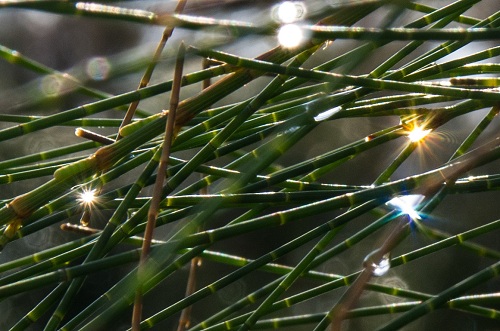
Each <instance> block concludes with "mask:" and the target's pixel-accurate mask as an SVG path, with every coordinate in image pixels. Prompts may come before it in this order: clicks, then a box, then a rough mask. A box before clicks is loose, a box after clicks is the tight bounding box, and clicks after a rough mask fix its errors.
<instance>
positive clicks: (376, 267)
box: [363, 249, 391, 277]
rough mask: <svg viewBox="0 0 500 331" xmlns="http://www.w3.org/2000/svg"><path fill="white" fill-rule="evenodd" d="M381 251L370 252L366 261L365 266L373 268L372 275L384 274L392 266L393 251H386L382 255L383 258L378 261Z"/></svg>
mask: <svg viewBox="0 0 500 331" xmlns="http://www.w3.org/2000/svg"><path fill="white" fill-rule="evenodd" d="M379 254H380V253H379V251H378V249H377V250H374V251H373V252H371V253H370V254H368V255H367V256H366V257H365V259H364V261H363V267H364V268H370V269H371V270H372V275H373V276H375V277H380V276H383V275H385V274H386V273H387V271H389V269H390V268H391V253H390V252H389V253H386V254H384V255H383V256H382V259H380V260H378V261H376V260H377V259H376V257H377V256H378V255H379Z"/></svg>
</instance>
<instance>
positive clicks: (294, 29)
mask: <svg viewBox="0 0 500 331" xmlns="http://www.w3.org/2000/svg"><path fill="white" fill-rule="evenodd" d="M303 41H304V32H303V31H302V29H301V28H300V26H298V25H297V24H286V25H283V26H282V27H281V28H280V29H279V31H278V42H279V43H280V45H281V46H283V47H286V48H295V47H297V46H299V45H300V44H301V43H302V42H303Z"/></svg>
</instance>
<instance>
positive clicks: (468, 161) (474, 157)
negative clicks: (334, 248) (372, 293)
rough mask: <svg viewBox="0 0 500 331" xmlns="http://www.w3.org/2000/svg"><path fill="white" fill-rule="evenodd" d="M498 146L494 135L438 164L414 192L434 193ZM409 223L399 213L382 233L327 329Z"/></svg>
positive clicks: (335, 330) (335, 326) (334, 327)
mask: <svg viewBox="0 0 500 331" xmlns="http://www.w3.org/2000/svg"><path fill="white" fill-rule="evenodd" d="M499 150H500V138H496V139H494V140H492V141H490V142H489V143H487V144H485V145H483V146H481V147H479V148H477V149H475V150H473V151H471V152H469V153H468V154H465V155H463V156H461V157H458V158H456V159H455V160H454V162H449V163H447V164H446V166H444V167H442V170H441V171H440V173H439V175H437V176H432V178H429V180H427V181H426V182H424V183H423V184H422V185H421V186H420V188H419V189H416V190H415V192H414V193H415V194H422V195H423V196H425V197H426V198H430V197H432V196H434V195H435V194H436V193H437V192H438V191H439V190H440V189H442V183H443V182H445V183H446V184H447V186H451V185H454V183H455V181H456V180H457V179H458V177H459V176H461V175H463V174H464V173H466V172H467V171H470V170H471V169H473V168H476V167H478V166H481V165H483V164H485V163H487V162H489V161H491V159H492V158H495V157H496V156H494V155H492V154H498V152H499ZM409 224H410V222H409V220H406V216H401V218H400V219H399V220H398V222H396V224H394V225H393V227H392V228H391V233H390V234H389V235H388V236H387V237H385V238H386V239H385V240H384V242H383V243H382V245H381V246H380V247H379V248H378V249H376V250H375V251H374V252H373V253H371V254H370V255H369V261H368V262H369V263H365V264H364V269H363V270H362V271H361V273H360V275H359V276H358V277H357V278H356V280H355V281H354V282H353V283H352V284H351V286H349V288H348V289H347V291H346V292H345V293H344V295H343V296H342V298H340V300H339V301H338V302H337V304H336V305H335V306H334V307H333V308H332V310H331V311H330V313H329V314H328V315H329V318H330V320H331V324H330V331H340V330H341V325H342V321H343V320H344V319H345V318H346V316H347V313H348V312H349V310H350V309H351V308H352V307H353V305H354V304H355V303H356V302H357V300H358V299H359V297H360V296H361V294H362V293H363V290H364V288H365V286H366V284H367V283H368V282H369V281H370V279H371V278H372V277H373V271H374V268H375V266H376V264H377V263H378V262H379V261H381V260H382V258H383V257H384V255H386V254H389V253H390V252H391V251H392V250H393V248H394V247H396V246H397V245H398V244H399V242H401V240H402V239H404V238H405V234H406V233H407V231H408V229H409Z"/></svg>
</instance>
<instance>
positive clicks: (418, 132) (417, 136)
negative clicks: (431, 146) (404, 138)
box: [408, 126, 432, 143]
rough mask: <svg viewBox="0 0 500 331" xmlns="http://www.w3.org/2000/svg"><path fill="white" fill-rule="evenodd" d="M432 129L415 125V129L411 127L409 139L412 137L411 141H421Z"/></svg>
mask: <svg viewBox="0 0 500 331" xmlns="http://www.w3.org/2000/svg"><path fill="white" fill-rule="evenodd" d="M431 131H432V130H431V129H424V128H423V127H421V126H415V127H414V128H413V129H411V131H410V133H408V139H410V141H411V142H414V143H416V142H419V141H421V140H422V139H424V138H425V137H426V136H427V135H428V134H429V133H430V132H431Z"/></svg>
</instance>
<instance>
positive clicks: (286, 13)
mask: <svg viewBox="0 0 500 331" xmlns="http://www.w3.org/2000/svg"><path fill="white" fill-rule="evenodd" d="M305 12H306V10H305V6H304V3H303V2H300V1H285V2H283V3H281V4H279V5H278V7H277V9H276V16H277V20H278V21H280V22H282V23H293V22H296V21H298V20H301V19H302V18H303V17H304V14H305Z"/></svg>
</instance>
